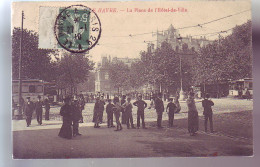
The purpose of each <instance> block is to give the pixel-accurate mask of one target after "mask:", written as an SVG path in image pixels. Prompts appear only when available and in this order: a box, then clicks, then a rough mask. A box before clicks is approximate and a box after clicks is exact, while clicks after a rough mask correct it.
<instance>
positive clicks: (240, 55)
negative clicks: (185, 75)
mask: <svg viewBox="0 0 260 167" xmlns="http://www.w3.org/2000/svg"><path fill="white" fill-rule="evenodd" d="M251 26H252V25H251V21H248V22H247V23H245V24H243V25H240V26H236V27H235V28H233V32H232V34H231V35H229V36H227V37H225V38H221V39H220V40H218V41H214V42H213V43H212V44H209V45H207V46H205V47H203V48H201V49H200V52H199V53H198V55H197V57H196V59H194V66H193V81H194V84H197V85H199V84H206V83H207V84H210V83H216V84H218V83H219V81H223V80H237V79H242V78H246V77H252V43H251V41H252V39H251V38H252V31H251Z"/></svg>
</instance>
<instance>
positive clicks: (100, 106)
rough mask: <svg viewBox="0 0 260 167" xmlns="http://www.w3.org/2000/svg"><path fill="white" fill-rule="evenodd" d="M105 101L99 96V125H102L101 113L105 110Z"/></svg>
mask: <svg viewBox="0 0 260 167" xmlns="http://www.w3.org/2000/svg"><path fill="white" fill-rule="evenodd" d="M105 104H106V103H105V99H104V95H101V98H100V101H99V112H100V113H99V123H101V124H102V123H103V113H104V110H105Z"/></svg>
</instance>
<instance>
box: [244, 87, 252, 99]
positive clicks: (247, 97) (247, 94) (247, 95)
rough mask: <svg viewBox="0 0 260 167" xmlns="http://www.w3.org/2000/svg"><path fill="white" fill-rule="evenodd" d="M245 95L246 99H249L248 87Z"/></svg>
mask: <svg viewBox="0 0 260 167" xmlns="http://www.w3.org/2000/svg"><path fill="white" fill-rule="evenodd" d="M245 95H246V99H247V100H250V99H251V93H250V92H249V90H248V88H247V89H246V93H245Z"/></svg>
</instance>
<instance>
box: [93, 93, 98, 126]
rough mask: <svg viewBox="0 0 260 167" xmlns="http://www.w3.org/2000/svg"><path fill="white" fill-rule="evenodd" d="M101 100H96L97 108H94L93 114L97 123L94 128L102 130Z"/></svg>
mask: <svg viewBox="0 0 260 167" xmlns="http://www.w3.org/2000/svg"><path fill="white" fill-rule="evenodd" d="M99 115H100V99H99V97H97V98H96V102H95V106H94V114H93V122H95V125H94V128H100V126H99V122H100V118H99Z"/></svg>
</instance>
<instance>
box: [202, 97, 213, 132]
mask: <svg viewBox="0 0 260 167" xmlns="http://www.w3.org/2000/svg"><path fill="white" fill-rule="evenodd" d="M209 97H210V95H209V94H206V97H205V99H204V100H202V107H203V108H204V111H203V115H204V126H205V132H207V128H208V126H207V124H208V120H209V125H210V132H211V133H213V120H212V116H213V112H212V108H211V107H212V106H214V103H213V101H212V100H210V99H209Z"/></svg>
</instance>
